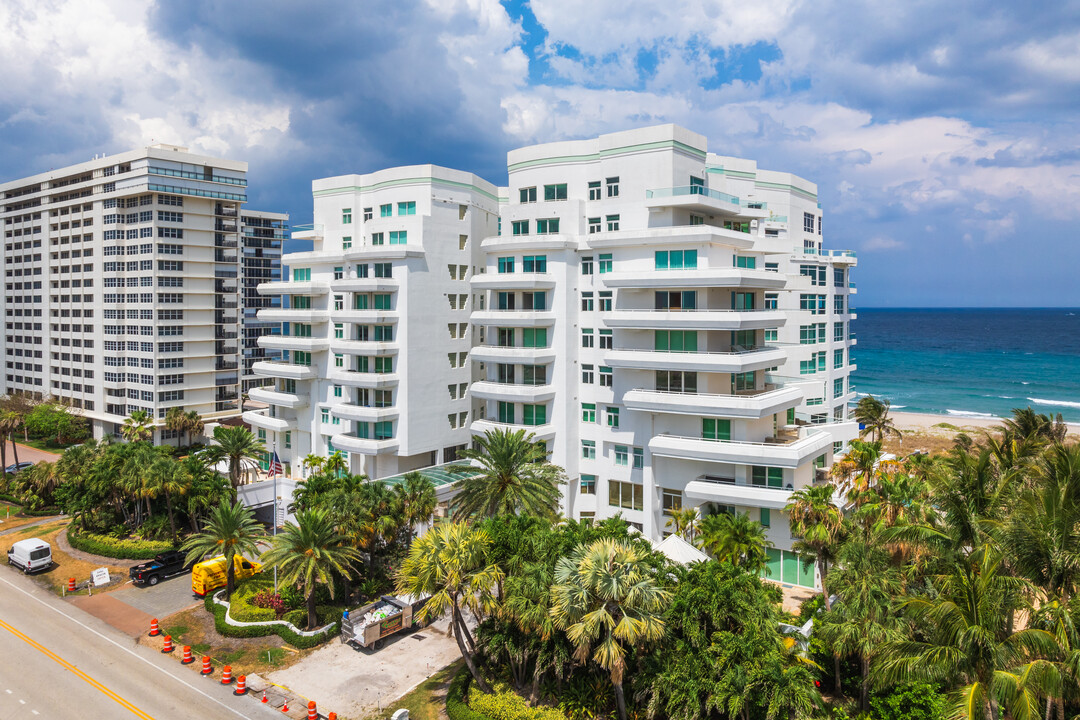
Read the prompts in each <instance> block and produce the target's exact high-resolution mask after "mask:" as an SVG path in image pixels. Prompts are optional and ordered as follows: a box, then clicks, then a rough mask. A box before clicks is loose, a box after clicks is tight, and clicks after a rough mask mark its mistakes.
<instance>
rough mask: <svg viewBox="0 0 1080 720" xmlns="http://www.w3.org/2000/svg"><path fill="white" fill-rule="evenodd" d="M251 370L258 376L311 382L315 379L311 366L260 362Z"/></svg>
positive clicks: (267, 361)
mask: <svg viewBox="0 0 1080 720" xmlns="http://www.w3.org/2000/svg"><path fill="white" fill-rule="evenodd" d="M251 370H252V372H254V373H255V374H256V375H261V376H263V377H274V378H284V379H286V380H311V379H313V378H314V377H315V369H314V368H313V367H311V366H310V365H293V364H292V363H286V362H276V361H272V360H260V361H259V362H257V363H255V364H253V365H252V366H251Z"/></svg>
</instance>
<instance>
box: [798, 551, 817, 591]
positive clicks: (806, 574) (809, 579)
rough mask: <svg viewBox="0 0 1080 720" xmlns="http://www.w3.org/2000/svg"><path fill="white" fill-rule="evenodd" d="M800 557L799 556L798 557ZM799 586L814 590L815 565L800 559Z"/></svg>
mask: <svg viewBox="0 0 1080 720" xmlns="http://www.w3.org/2000/svg"><path fill="white" fill-rule="evenodd" d="M796 557H798V556H796ZM798 584H799V585H801V586H802V587H806V588H812V587H814V563H812V562H810V563H806V562H803V559H802V558H801V557H799V581H798Z"/></svg>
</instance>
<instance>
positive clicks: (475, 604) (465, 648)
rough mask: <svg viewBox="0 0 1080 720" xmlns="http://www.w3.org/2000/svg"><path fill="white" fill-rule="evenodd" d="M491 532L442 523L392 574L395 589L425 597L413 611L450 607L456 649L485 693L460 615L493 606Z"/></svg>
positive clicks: (426, 613) (497, 574) (423, 616)
mask: <svg viewBox="0 0 1080 720" xmlns="http://www.w3.org/2000/svg"><path fill="white" fill-rule="evenodd" d="M490 546H491V537H490V536H489V535H488V533H487V532H486V531H485V530H482V529H479V528H473V527H470V526H469V525H467V524H465V523H451V522H444V523H440V524H438V525H436V526H435V527H434V528H432V529H431V530H430V531H428V532H427V533H425V534H424V535H423V536H421V537H419V538H417V539H416V541H415V542H414V543H413V544H412V547H411V548H410V549H409V555H408V557H407V558H406V559H405V562H404V563H402V566H401V569H400V571H399V572H398V574H397V592H398V593H402V594H406V595H412V596H414V597H425V596H430V597H428V601H427V602H426V603H424V607H423V608H421V610H420V612H419V613H418V618H419V619H420V620H422V621H426V620H429V619H432V618H435V617H439V616H440V615H442V614H443V613H445V612H446V611H447V610H449V611H450V627H451V629H452V631H453V633H454V637H455V638H456V639H457V644H458V650H459V651H461V657H462V658H464V660H465V665H466V666H467V667H468V668H469V672H470V673H471V674H472V676H473V679H474V680H475V681H476V684H477V687H479V688H480V689H481V690H482V691H483V692H491V686H490V685H488V684H487V682H486V681H485V680H484V678H483V677H482V676H481V675H480V673H479V671H478V670H477V668H476V663H475V661H474V660H473V654H474V653H475V652H476V642H475V640H473V636H472V633H471V632H469V628H468V626H467V625H466V624H465V618H464V616H463V614H462V609H463V608H469V609H470V610H472V612H473V614H475V615H479V614H480V613H481V611H482V610H485V609H490V608H491V607H492V606H493V605H494V597H493V596H492V588H493V587H494V586H495V585H496V584H497V583H499V582H500V581H501V580H502V578H503V572H502V570H500V569H499V566H498V565H495V564H494V563H488V560H487V553H488V549H489V548H490Z"/></svg>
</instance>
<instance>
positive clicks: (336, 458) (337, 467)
mask: <svg viewBox="0 0 1080 720" xmlns="http://www.w3.org/2000/svg"><path fill="white" fill-rule="evenodd" d="M322 470H323V472H324V473H326V474H327V475H333V476H338V475H344V474H345V473H346V472H348V471H349V463H348V462H347V461H346V460H345V455H343V454H342V453H341V451H340V450H335V451H334V452H332V453H330V456H329V457H328V458H326V460H324V461H323V464H322Z"/></svg>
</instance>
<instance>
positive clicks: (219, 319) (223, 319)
mask: <svg viewBox="0 0 1080 720" xmlns="http://www.w3.org/2000/svg"><path fill="white" fill-rule="evenodd" d="M214 322H215V323H216V324H218V325H235V324H236V323H237V322H238V320H237V316H236V315H227V314H225V313H224V312H222V311H220V310H218V311H217V312H215V313H214Z"/></svg>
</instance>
